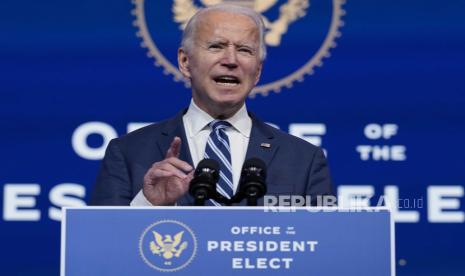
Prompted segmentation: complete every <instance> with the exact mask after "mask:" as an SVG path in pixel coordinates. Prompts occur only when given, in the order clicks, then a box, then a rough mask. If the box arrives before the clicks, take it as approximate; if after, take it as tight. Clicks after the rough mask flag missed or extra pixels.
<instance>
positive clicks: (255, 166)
mask: <svg viewBox="0 0 465 276" xmlns="http://www.w3.org/2000/svg"><path fill="white" fill-rule="evenodd" d="M242 172H243V173H254V174H255V173H256V174H257V175H260V176H261V177H263V178H266V165H265V162H263V161H262V160H261V159H259V158H256V157H252V158H249V159H247V160H245V162H244V165H243V166H242Z"/></svg>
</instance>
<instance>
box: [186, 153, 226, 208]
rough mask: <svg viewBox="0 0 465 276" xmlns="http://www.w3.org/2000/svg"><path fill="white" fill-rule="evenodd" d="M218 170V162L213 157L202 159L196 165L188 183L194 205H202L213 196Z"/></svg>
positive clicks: (218, 174)
mask: <svg viewBox="0 0 465 276" xmlns="http://www.w3.org/2000/svg"><path fill="white" fill-rule="evenodd" d="M219 170H220V164H219V163H218V162H217V161H215V160H213V159H204V160H202V161H200V162H199V164H198V165H197V168H196V169H195V171H194V178H192V180H191V182H190V185H189V193H190V194H191V195H192V196H193V197H194V199H195V204H196V205H204V204H205V200H208V199H209V198H214V197H215V194H216V183H217V182H218V179H219V176H220V171H219Z"/></svg>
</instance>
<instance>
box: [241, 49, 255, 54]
mask: <svg viewBox="0 0 465 276" xmlns="http://www.w3.org/2000/svg"><path fill="white" fill-rule="evenodd" d="M239 52H241V53H247V54H252V53H253V51H252V50H251V49H249V48H239Z"/></svg>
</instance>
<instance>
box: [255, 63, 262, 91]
mask: <svg viewBox="0 0 465 276" xmlns="http://www.w3.org/2000/svg"><path fill="white" fill-rule="evenodd" d="M262 67H263V62H260V65H259V67H258V72H257V76H256V77H255V85H257V83H258V81H259V80H260V76H261V75H262Z"/></svg>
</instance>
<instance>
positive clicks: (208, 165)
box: [194, 159, 220, 177]
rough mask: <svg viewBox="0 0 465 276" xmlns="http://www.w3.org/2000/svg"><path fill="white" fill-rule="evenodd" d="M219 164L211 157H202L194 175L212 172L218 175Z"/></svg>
mask: <svg viewBox="0 0 465 276" xmlns="http://www.w3.org/2000/svg"><path fill="white" fill-rule="evenodd" d="M219 171H220V164H219V163H218V161H216V160H213V159H203V160H201V161H200V162H199V164H198V165H197V168H196V169H195V172H194V176H199V175H201V174H203V173H212V174H213V175H214V176H215V177H216V176H218V177H219Z"/></svg>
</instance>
